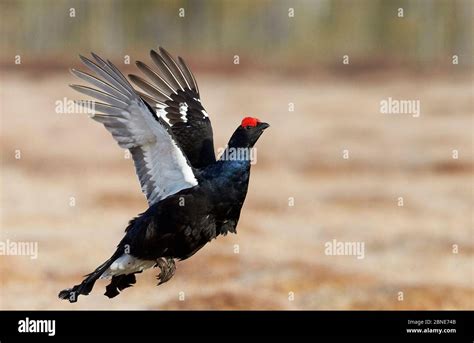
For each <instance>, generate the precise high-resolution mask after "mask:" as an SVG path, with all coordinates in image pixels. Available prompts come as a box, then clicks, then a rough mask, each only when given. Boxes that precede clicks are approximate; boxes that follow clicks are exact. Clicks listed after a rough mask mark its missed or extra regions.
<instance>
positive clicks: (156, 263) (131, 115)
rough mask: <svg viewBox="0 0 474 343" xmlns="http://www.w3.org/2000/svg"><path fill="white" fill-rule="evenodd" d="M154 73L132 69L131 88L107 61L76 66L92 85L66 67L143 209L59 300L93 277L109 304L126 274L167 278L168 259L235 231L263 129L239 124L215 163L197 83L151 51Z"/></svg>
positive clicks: (86, 289) (254, 123) (255, 123)
mask: <svg viewBox="0 0 474 343" xmlns="http://www.w3.org/2000/svg"><path fill="white" fill-rule="evenodd" d="M150 56H151V59H152V61H153V63H154V64H155V66H156V69H152V68H150V67H148V66H147V65H146V64H144V63H142V62H137V66H138V68H139V69H140V70H141V71H142V72H143V74H145V76H146V77H147V78H148V80H145V79H143V78H142V77H140V76H136V75H129V78H130V80H131V81H132V82H133V83H134V84H135V85H136V86H138V87H139V88H140V89H141V91H139V90H136V89H134V88H133V87H132V85H131V84H130V83H129V82H128V80H127V79H126V78H125V77H124V76H123V74H122V73H121V72H120V71H119V70H118V69H117V67H116V66H115V65H114V64H112V63H111V62H110V61H108V60H107V61H105V60H103V59H102V58H100V57H99V56H97V55H96V54H94V53H92V59H88V58H85V57H83V56H81V60H82V62H83V63H84V64H85V65H86V66H87V67H88V68H89V69H90V70H91V71H92V72H94V73H95V74H96V75H97V77H95V76H92V75H90V74H87V73H84V72H82V71H79V70H74V69H72V70H71V71H72V73H73V74H74V75H75V76H77V77H79V78H80V79H82V80H84V81H87V82H88V83H90V84H92V85H93V86H95V87H96V89H95V88H90V87H86V86H80V85H71V87H72V88H73V89H75V90H77V91H79V92H81V93H83V94H86V95H88V96H92V97H94V98H96V99H98V100H100V101H101V102H93V109H94V113H95V112H97V113H100V114H94V115H93V116H92V118H93V119H95V120H96V121H98V122H100V123H102V124H103V125H104V126H105V128H106V129H107V130H108V131H109V132H110V133H111V134H112V136H113V138H114V139H115V140H116V141H117V142H118V144H119V146H120V147H122V148H124V149H128V150H129V151H130V153H131V156H132V158H133V161H134V164H135V168H136V173H137V175H138V178H139V180H140V184H141V187H142V191H143V193H144V194H145V195H146V198H147V200H148V205H149V208H148V209H147V210H146V211H145V212H144V213H142V214H140V215H138V216H137V217H136V218H134V219H132V220H131V221H130V222H129V224H128V226H127V228H126V230H125V236H124V238H123V239H122V240H121V241H120V243H119V244H118V246H117V249H116V251H115V252H114V253H113V254H112V256H111V257H110V258H109V259H108V260H107V261H105V262H104V263H103V264H101V265H100V266H99V267H98V268H97V269H96V270H94V271H93V272H92V273H90V274H88V275H86V277H85V279H84V281H82V282H81V283H80V284H79V285H76V286H73V287H72V288H69V289H65V290H63V291H61V292H60V293H59V298H61V299H67V300H69V301H70V302H76V301H77V298H78V296H79V295H81V294H82V295H87V294H89V293H90V292H91V290H92V288H93V286H94V283H95V282H96V280H97V279H99V278H106V279H109V278H110V279H111V282H110V284H109V285H108V286H107V287H106V292H105V295H106V296H108V297H109V298H113V297H115V296H116V295H118V294H119V292H120V291H122V290H123V289H125V288H127V287H130V286H132V285H133V284H134V283H135V282H136V279H135V274H137V273H141V272H142V271H143V270H145V269H147V268H151V267H159V268H160V274H159V275H158V277H157V278H158V280H159V283H158V284H161V283H163V282H166V281H168V280H169V279H170V278H171V277H172V276H173V274H174V272H175V269H176V267H175V259H177V260H184V259H187V258H189V257H190V256H192V255H193V254H195V253H196V252H197V251H198V250H199V249H201V248H202V247H203V246H204V245H205V244H206V243H207V242H209V241H210V240H212V239H213V238H216V237H217V236H218V235H225V234H227V233H228V232H232V233H236V226H237V222H238V221H239V217H240V211H241V208H242V205H243V203H244V200H245V196H246V194H247V188H248V182H249V176H250V165H251V156H252V154H251V151H250V149H252V148H253V146H254V144H255V143H256V142H257V140H258V138H259V137H260V135H261V134H262V132H263V130H265V129H266V128H267V127H268V126H269V125H268V124H266V123H263V122H261V121H259V120H258V119H256V118H250V117H247V118H244V119H243V120H242V123H241V125H239V127H238V128H237V129H236V130H235V132H234V133H233V135H232V137H231V138H230V140H229V143H228V145H227V148H226V150H225V151H224V153H223V154H222V156H221V157H220V158H219V160H216V156H215V154H214V143H213V137H212V127H211V122H210V120H209V117H208V114H207V112H206V111H205V109H204V107H203V106H202V104H201V100H200V94H199V89H198V86H197V83H196V80H195V78H194V76H193V74H192V72H191V70H190V69H189V68H188V67H187V65H186V64H185V62H184V60H183V59H182V58H181V57H178V59H177V60H176V59H174V58H173V57H172V56H171V55H170V54H169V53H168V52H167V51H166V50H164V49H163V48H159V51H158V52H157V51H154V50H152V51H151V52H150Z"/></svg>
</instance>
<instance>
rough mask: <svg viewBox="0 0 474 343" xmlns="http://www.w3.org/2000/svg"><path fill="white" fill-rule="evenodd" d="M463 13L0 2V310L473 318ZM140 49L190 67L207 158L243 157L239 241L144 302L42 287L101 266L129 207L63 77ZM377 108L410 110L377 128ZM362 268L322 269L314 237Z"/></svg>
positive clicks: (325, 265) (462, 8) (132, 195)
mask: <svg viewBox="0 0 474 343" xmlns="http://www.w3.org/2000/svg"><path fill="white" fill-rule="evenodd" d="M473 7H474V4H473V2H472V1H470V0H466V1H462V0H457V1H381V0H380V1H366V0H362V1H347V0H340V1H330V0H317V1H309V0H308V1H100V2H98V1H97V2H95V1H41V0H40V1H32V0H30V1H6V0H1V1H0V13H1V14H0V16H1V18H0V19H1V20H0V25H1V49H0V73H1V75H0V76H1V83H0V102H1V104H0V109H1V122H0V133H1V138H0V140H1V150H0V154H1V156H0V158H1V203H0V206H1V212H0V215H1V217H0V224H1V232H0V241H2V242H6V241H7V240H10V241H14V242H20V241H21V242H37V243H38V258H37V259H31V258H30V257H29V256H0V308H2V309H108V308H111V309H473V308H474V306H473V296H474V290H473V253H474V240H473V231H472V228H473V214H472V213H473V182H472V181H473V142H472V135H473V131H472V129H473V122H472V115H473V109H474V108H473V65H472V61H473V59H472V53H473V50H472V42H473V32H472V18H473ZM158 45H161V46H164V47H165V48H166V49H167V50H169V51H170V52H171V53H172V54H173V55H180V56H182V57H183V58H185V60H186V61H187V63H188V65H190V67H191V69H192V70H193V72H194V74H195V76H196V78H197V81H198V84H199V87H200V91H201V96H202V101H203V104H204V106H205V107H206V110H207V112H208V113H209V114H210V116H211V119H212V122H213V127H214V135H215V145H216V150H217V149H218V148H220V147H223V146H225V144H226V143H227V140H228V138H229V137H230V135H231V134H232V132H233V131H234V130H235V128H236V127H237V125H238V124H239V123H240V120H241V118H242V117H244V116H247V115H251V116H257V117H259V118H260V119H262V120H265V121H267V122H269V123H270V124H271V129H269V130H267V132H266V133H265V135H263V137H262V138H261V139H260V141H259V142H258V147H257V149H258V150H257V163H256V164H255V165H254V166H253V167H252V179H251V183H250V188H249V193H248V196H247V200H246V203H245V205H244V208H243V212H242V216H241V220H240V223H239V226H238V235H229V236H226V237H219V238H218V239H217V240H214V241H213V242H211V243H210V244H208V245H207V246H206V247H205V248H203V249H202V250H201V251H200V252H198V253H197V254H196V255H195V256H194V257H192V258H191V259H189V260H186V261H183V262H180V263H179V264H178V269H177V272H176V275H175V276H174V278H173V279H172V280H171V281H170V282H168V283H166V284H164V285H161V286H160V287H156V280H155V275H156V274H157V273H158V271H157V270H152V271H147V272H145V273H143V274H141V275H139V276H138V282H137V284H136V286H135V287H133V288H130V289H127V290H125V291H124V293H123V294H122V295H120V296H118V297H117V298H114V299H113V300H110V299H108V298H106V297H104V296H103V295H102V293H103V292H104V290H105V289H104V288H105V285H106V282H105V281H99V282H98V283H97V284H96V287H95V288H94V290H93V292H92V293H91V295H89V296H87V297H81V298H80V299H79V302H78V303H76V304H74V305H71V304H69V303H66V302H63V301H60V300H59V299H57V293H58V292H59V290H61V289H63V288H66V287H70V286H72V285H73V284H77V283H78V282H79V281H80V280H81V279H82V276H83V275H84V274H86V273H88V272H90V271H92V270H93V269H94V268H95V267H96V266H97V265H99V264H100V263H102V262H103V260H105V259H106V258H108V257H109V255H110V254H111V252H112V251H113V250H114V248H115V245H116V243H117V242H118V241H119V239H120V238H121V237H122V234H123V230H124V228H125V227H126V224H127V222H128V220H129V219H131V218H132V217H134V216H135V215H136V214H137V213H140V212H142V211H144V210H145V209H146V208H147V204H146V201H145V198H144V196H143V195H142V194H141V192H140V187H139V184H138V180H137V179H136V176H135V173H134V168H133V163H132V161H131V160H130V159H127V158H126V157H127V156H126V155H125V154H124V151H123V150H121V149H120V148H119V147H118V146H117V145H116V143H115V142H114V141H113V140H112V138H111V137H110V135H109V134H108V133H107V132H106V130H105V129H104V128H103V127H102V126H100V125H98V124H97V123H95V122H93V121H92V120H90V119H88V118H87V116H86V115H83V114H75V113H57V111H56V107H57V103H58V101H59V102H62V101H63V100H65V99H66V100H68V99H77V98H81V96H80V95H79V94H75V93H74V92H73V91H72V90H71V89H69V88H68V87H67V85H68V84H70V83H80V82H79V81H78V80H77V79H74V78H73V76H72V75H71V74H70V73H69V72H68V69H69V68H70V67H76V68H82V69H84V68H83V67H82V66H81V65H80V63H79V59H78V54H79V53H81V54H88V53H89V52H90V51H94V52H96V53H98V54H100V55H101V56H103V57H106V58H108V59H111V60H112V61H113V62H114V63H115V64H116V65H117V66H118V67H119V69H121V70H122V71H124V72H126V73H128V72H134V73H137V70H136V67H135V65H134V64H135V63H134V62H135V61H136V60H137V59H138V60H144V61H145V62H147V63H148V62H149V61H150V60H149V58H148V52H149V50H150V49H152V48H156V47H157V46H158ZM389 97H391V98H393V99H401V100H415V101H419V103H420V109H421V114H420V116H419V117H414V116H413V115H410V114H383V113H381V111H380V103H381V101H383V100H386V99H388V98H389ZM334 239H335V240H337V241H339V242H359V243H364V244H365V251H364V258H362V259H358V258H357V257H356V256H351V255H347V254H346V255H343V256H330V255H327V254H326V253H325V248H326V246H325V244H326V243H327V242H332V241H333V240H334Z"/></svg>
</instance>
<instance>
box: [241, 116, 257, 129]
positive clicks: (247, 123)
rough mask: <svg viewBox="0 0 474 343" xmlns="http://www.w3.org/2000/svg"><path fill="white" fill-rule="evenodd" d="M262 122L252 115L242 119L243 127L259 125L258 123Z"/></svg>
mask: <svg viewBox="0 0 474 343" xmlns="http://www.w3.org/2000/svg"><path fill="white" fill-rule="evenodd" d="M258 123H260V120H258V119H257V118H252V117H245V118H244V119H242V124H241V125H242V127H247V126H257V124H258Z"/></svg>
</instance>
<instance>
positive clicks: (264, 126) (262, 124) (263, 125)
mask: <svg viewBox="0 0 474 343" xmlns="http://www.w3.org/2000/svg"><path fill="white" fill-rule="evenodd" d="M258 127H259V128H260V130H262V131H263V130H265V129H266V128H268V127H270V124H267V123H258Z"/></svg>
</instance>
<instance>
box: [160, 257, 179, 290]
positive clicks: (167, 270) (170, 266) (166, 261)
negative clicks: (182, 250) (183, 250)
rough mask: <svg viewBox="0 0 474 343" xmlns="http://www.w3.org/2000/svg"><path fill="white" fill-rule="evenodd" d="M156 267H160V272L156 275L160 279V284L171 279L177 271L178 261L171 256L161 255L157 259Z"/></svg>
mask: <svg viewBox="0 0 474 343" xmlns="http://www.w3.org/2000/svg"><path fill="white" fill-rule="evenodd" d="M156 267H158V268H160V274H158V276H157V277H156V278H157V279H158V280H159V282H158V285H161V284H162V283H165V282H166V281H169V279H171V278H172V277H173V275H174V272H175V271H176V263H175V261H174V258H171V257H160V258H159V259H157V260H156Z"/></svg>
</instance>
